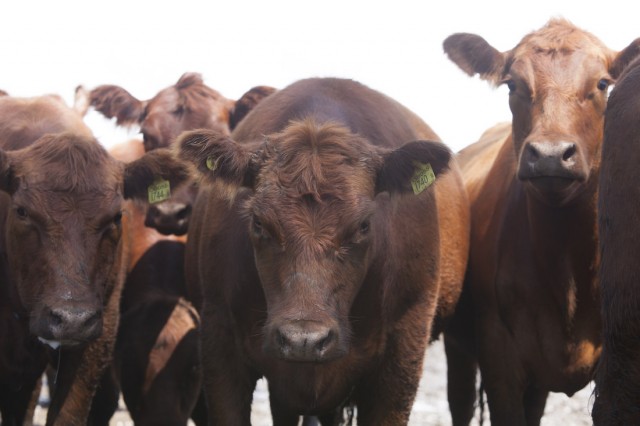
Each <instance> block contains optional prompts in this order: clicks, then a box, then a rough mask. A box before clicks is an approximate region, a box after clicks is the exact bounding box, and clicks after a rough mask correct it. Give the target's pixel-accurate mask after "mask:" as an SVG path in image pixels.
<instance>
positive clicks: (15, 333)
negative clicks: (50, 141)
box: [0, 92, 91, 425]
mask: <svg viewBox="0 0 640 426" xmlns="http://www.w3.org/2000/svg"><path fill="white" fill-rule="evenodd" d="M65 131H74V132H76V133H78V134H82V135H85V136H90V135H91V131H90V130H89V128H88V127H86V126H85V125H84V123H83V121H82V118H81V117H79V116H78V115H77V114H75V113H74V111H72V110H71V109H70V108H69V107H68V106H67V105H66V104H65V103H64V101H63V100H62V98H61V97H59V96H57V95H46V96H38V97H33V98H19V97H13V96H9V95H8V94H7V93H6V92H3V94H2V95H1V97H0V148H1V149H3V150H5V151H11V150H16V149H20V148H24V147H26V146H28V145H31V144H32V143H33V142H35V141H36V140H37V139H39V138H40V137H41V136H43V135H45V134H47V133H60V132H65ZM9 204H10V198H9V196H7V195H6V194H5V193H4V192H0V224H1V228H0V229H2V231H0V234H2V238H0V342H2V344H1V345H0V415H1V417H2V422H3V424H5V425H12V424H16V425H21V424H23V423H25V424H26V423H29V422H30V420H31V418H32V416H33V411H32V410H31V408H33V404H32V402H33V401H34V400H35V401H37V395H36V396H35V398H34V397H33V395H32V394H34V393H37V390H38V388H39V386H38V382H39V378H40V376H41V375H42V372H43V371H44V369H45V367H46V365H47V363H48V361H49V356H48V354H47V350H46V348H45V347H44V346H43V345H42V344H41V343H40V342H39V341H38V340H37V338H36V336H34V335H32V334H31V333H30V332H29V319H28V316H27V312H26V311H24V310H23V309H21V307H20V305H19V304H17V303H16V302H15V301H16V300H17V294H15V292H16V288H15V286H12V285H11V281H10V278H9V269H8V264H7V254H6V253H7V251H6V246H5V239H4V224H5V223H6V217H7V214H8V212H9V210H8V208H7V206H8V205H9Z"/></svg>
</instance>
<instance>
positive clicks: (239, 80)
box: [0, 0, 640, 150]
mask: <svg viewBox="0 0 640 426" xmlns="http://www.w3.org/2000/svg"><path fill="white" fill-rule="evenodd" d="M634 3H635V4H637V5H636V6H632V5H633V4H634ZM638 5H640V3H638V2H635V1H633V2H632V1H629V0H625V1H624V2H623V1H621V0H611V1H604V2H591V1H588V0H582V1H561V0H555V1H550V0H529V1H527V2H518V1H514V0H511V1H497V0H480V1H473V2H471V1H469V2H459V1H453V0H449V1H447V0H438V1H424V0H386V1H378V0H368V1H348V0H341V1H338V0H321V1H313V2H312V1H305V0H246V1H242V0H226V1H225V2H222V1H220V0H210V1H194V0H181V1H173V2H160V1H156V2H148V1H144V2H143V1H136V0H128V1H123V0H109V1H105V2H95V1H91V0H84V1H75V0H74V1H65V0H58V1H44V0H42V1H34V0H20V1H11V2H8V1H2V2H1V3H0V17H1V18H0V19H1V22H2V23H1V24H0V88H1V89H4V90H5V91H7V92H9V93H10V94H11V95H14V96H35V95H40V94H44V93H58V94H60V95H61V96H63V97H64V98H65V99H66V100H67V102H69V103H71V101H72V99H73V91H74V88H75V87H76V86H77V85H78V84H84V85H85V86H86V87H88V88H92V87H95V86H97V85H100V84H117V85H120V86H122V87H123V88H125V89H127V90H128V91H129V92H131V93H132V94H133V95H134V96H136V97H137V98H139V99H148V98H150V97H152V96H153V95H155V94H156V93H157V92H158V91H159V90H160V89H162V88H164V87H167V86H169V85H171V84H173V83H175V82H176V81H177V80H178V78H179V77H180V75H182V74H183V73H184V72H186V71H196V72H200V73H202V75H203V77H204V79H205V83H206V84H208V85H209V86H211V87H213V88H215V89H216V90H218V91H219V92H221V93H222V94H223V95H225V96H226V97H228V98H232V99H236V98H238V97H239V96H241V95H242V93H244V92H245V91H246V90H248V89H249V88H251V87H252V86H255V85H261V84H264V85H271V86H274V87H278V88H282V87H284V86H286V85H287V84H289V83H292V82H293V81H295V80H298V79H301V78H306V77H317V76H320V77H325V76H335V77H347V78H353V79H355V80H358V81H360V82H362V83H364V84H366V85H368V86H370V87H372V88H374V89H377V90H380V91H381V92H383V93H385V94H387V95H389V96H391V97H393V98H395V99H396V100H398V101H400V102H401V103H403V104H405V105H406V106H408V107H409V108H411V109H412V110H414V111H415V112H416V113H417V114H418V115H420V116H421V117H422V118H423V119H424V120H425V121H426V122H427V123H429V125H431V127H432V128H433V129H434V130H435V131H436V133H438V134H439V135H440V137H441V138H442V139H443V140H444V141H445V143H446V144H448V145H449V146H450V147H451V148H452V149H454V150H459V149H460V148H462V147H464V146H466V145H468V144H469V143H471V142H473V141H475V140H476V139H477V138H478V136H479V135H480V134H481V133H482V131H483V130H484V129H486V128H487V127H489V126H491V125H493V124H495V123H496V122H498V121H503V120H509V119H510V112H509V108H508V105H507V89H505V88H499V89H492V88H490V87H489V85H488V83H486V82H483V81H480V80H478V79H477V78H473V79H472V78H470V77H468V76H466V74H464V73H463V72H462V71H460V70H459V69H458V68H457V67H456V66H455V65H454V64H453V63H451V62H450V61H449V60H448V59H447V58H446V56H445V55H444V53H443V51H442V41H443V40H444V39H445V38H446V37H447V36H448V35H450V34H452V33H455V32H471V33H476V34H479V35H481V36H483V37H484V38H485V39H486V40H487V41H488V42H489V43H491V44H492V45H493V46H494V47H496V48H497V49H499V50H501V51H504V50H508V49H510V48H512V47H514V46H515V45H516V43H517V42H518V41H519V40H520V39H521V38H522V37H523V36H524V35H525V34H526V33H528V32H530V31H532V30H535V29H537V28H539V27H541V26H542V25H544V24H545V23H546V21H547V20H548V19H549V18H550V17H554V16H562V17H564V18H567V19H569V20H570V21H572V22H573V23H574V24H576V25H578V26H580V27H582V28H584V29H586V30H588V31H591V32H592V33H594V34H595V35H596V36H598V37H599V38H600V39H601V40H602V41H604V42H605V44H607V45H608V46H609V47H611V48H613V49H616V50H621V49H623V48H624V47H626V46H627V45H628V44H629V43H630V42H631V41H632V40H633V39H634V38H636V37H640V20H639V19H638V16H639V14H638V10H640V6H638ZM634 8H635V10H634ZM87 122H88V123H89V125H90V126H91V127H92V128H93V129H94V132H95V134H96V136H97V137H98V139H99V140H101V141H102V142H103V143H105V144H111V143H115V142H120V141H123V140H125V139H127V138H128V135H127V133H126V132H124V131H120V132H114V131H113V129H114V124H113V123H111V122H110V121H107V120H105V119H102V118H101V116H99V115H98V114H97V113H95V112H94V113H93V114H89V116H88V117H87ZM136 131H137V129H136ZM135 133H136V132H133V133H129V134H130V135H133V134H135Z"/></svg>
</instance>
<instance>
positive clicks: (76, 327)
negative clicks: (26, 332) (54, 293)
mask: <svg viewBox="0 0 640 426" xmlns="http://www.w3.org/2000/svg"><path fill="white" fill-rule="evenodd" d="M44 323H45V324H44V327H43V328H44V333H43V336H41V337H44V338H45V339H48V340H57V341H62V342H76V343H80V342H89V341H92V340H94V339H96V338H98V336H100V333H101V332H102V314H101V313H100V312H99V311H97V310H94V309H90V308H83V307H57V308H52V309H50V310H49V314H48V315H47V316H46V317H45V318H44Z"/></svg>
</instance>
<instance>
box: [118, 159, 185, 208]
mask: <svg viewBox="0 0 640 426" xmlns="http://www.w3.org/2000/svg"><path fill="white" fill-rule="evenodd" d="M190 178H191V176H190V174H189V168H188V167H187V165H186V164H184V163H183V162H182V161H180V160H179V159H178V158H176V157H175V156H174V155H173V153H172V152H171V150H169V149H168V148H160V149H154V150H153V151H150V152H148V153H146V154H145V155H143V156H142V157H140V158H139V159H137V160H135V161H132V162H130V163H127V164H125V165H124V179H123V180H124V197H125V198H135V199H138V200H148V201H149V202H151V203H155V202H160V201H162V200H163V199H166V198H169V195H170V191H171V189H172V188H177V187H179V186H180V185H181V184H183V183H184V182H187V181H188V180H190Z"/></svg>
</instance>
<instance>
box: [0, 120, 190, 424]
mask: <svg viewBox="0 0 640 426" xmlns="http://www.w3.org/2000/svg"><path fill="white" fill-rule="evenodd" d="M167 173H168V174H171V178H169V177H168V176H167V175H166V174H167ZM158 178H161V179H168V180H169V184H170V185H174V186H175V185H176V184H177V183H179V182H181V181H184V180H185V179H186V170H185V169H184V168H183V167H182V166H181V165H180V164H179V163H177V162H175V161H174V160H173V158H172V157H171V156H170V155H168V153H167V152H164V150H163V151H159V152H157V153H151V154H149V155H147V156H145V157H143V158H142V159H140V160H138V161H136V162H134V163H131V164H128V165H126V166H124V165H122V163H119V162H117V161H116V160H114V159H113V158H112V157H110V156H109V155H108V154H107V152H106V151H105V150H104V149H103V148H102V147H101V146H100V145H99V143H98V142H97V141H96V140H95V139H93V138H92V137H89V136H87V135H84V134H77V133H61V134H57V135H45V136H43V137H42V138H40V139H38V140H37V141H36V142H35V143H33V144H31V145H30V146H28V147H26V148H23V149H20V150H16V151H5V150H0V182H1V184H0V190H2V191H3V192H4V193H5V194H7V195H8V198H5V200H6V201H7V202H6V203H3V204H2V208H3V210H4V213H3V215H4V216H5V217H6V218H5V223H4V227H3V237H4V238H3V241H5V250H6V256H7V264H8V276H9V285H10V287H11V288H12V291H13V293H12V294H14V295H15V300H13V301H12V302H13V303H14V306H16V309H17V310H18V311H19V312H24V313H25V315H24V317H25V318H28V324H29V331H30V332H31V333H32V334H33V335H35V336H37V337H38V338H39V339H40V340H42V341H45V342H48V343H49V344H50V345H51V346H55V347H59V349H58V352H57V358H58V360H59V362H58V365H57V366H58V371H57V386H56V391H55V392H54V394H53V397H52V402H51V406H50V409H49V412H48V418H47V424H48V425H51V424H60V425H82V424H86V422H87V416H88V413H89V409H90V407H91V400H92V398H93V394H94V392H95V389H96V386H97V384H98V381H99V379H100V377H101V375H102V372H103V369H104V368H105V366H106V365H108V363H109V361H110V359H111V354H112V350H113V345H114V343H115V335H116V329H117V323H118V316H119V315H118V305H119V301H120V292H121V288H122V284H123V282H124V274H125V271H126V267H127V265H126V247H127V241H126V238H125V237H123V235H122V232H121V220H122V203H123V199H124V198H131V197H138V198H143V199H144V198H146V197H147V193H148V188H149V187H150V186H151V185H152V184H154V182H156V181H157V179H158Z"/></svg>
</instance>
